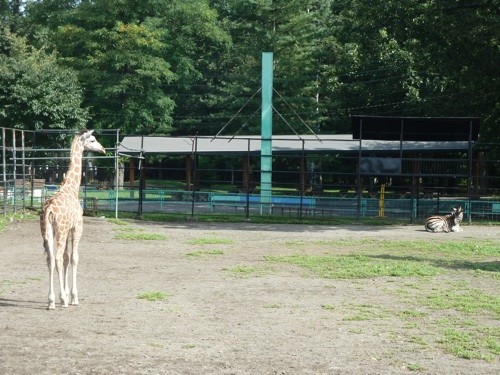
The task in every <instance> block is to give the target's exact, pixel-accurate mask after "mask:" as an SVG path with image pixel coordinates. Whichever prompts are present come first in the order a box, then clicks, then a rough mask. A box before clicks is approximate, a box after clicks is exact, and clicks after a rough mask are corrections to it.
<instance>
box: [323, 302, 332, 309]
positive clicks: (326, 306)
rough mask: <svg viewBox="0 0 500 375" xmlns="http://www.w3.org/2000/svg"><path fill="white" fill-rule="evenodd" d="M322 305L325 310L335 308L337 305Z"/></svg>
mask: <svg viewBox="0 0 500 375" xmlns="http://www.w3.org/2000/svg"><path fill="white" fill-rule="evenodd" d="M321 307H322V308H323V309H325V310H335V306H333V305H330V304H329V303H325V304H323V305H321Z"/></svg>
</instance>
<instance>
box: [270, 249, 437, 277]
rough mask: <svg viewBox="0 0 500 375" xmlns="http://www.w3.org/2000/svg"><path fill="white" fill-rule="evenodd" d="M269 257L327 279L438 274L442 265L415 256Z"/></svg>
mask: <svg viewBox="0 0 500 375" xmlns="http://www.w3.org/2000/svg"><path fill="white" fill-rule="evenodd" d="M264 259H265V260H267V261H269V262H276V263H288V264H293V265H296V266H299V267H303V268H306V269H308V270H309V271H311V272H313V273H314V274H316V275H318V276H320V277H323V278H327V279H360V278H371V277H381V276H394V277H411V276H435V275H438V274H439V273H441V270H440V269H439V268H438V267H435V266H433V265H431V264H426V263H423V262H420V261H416V260H411V259H390V258H384V257H375V256H369V255H360V254H354V255H303V254H296V255H284V256H269V255H268V256H265V257H264Z"/></svg>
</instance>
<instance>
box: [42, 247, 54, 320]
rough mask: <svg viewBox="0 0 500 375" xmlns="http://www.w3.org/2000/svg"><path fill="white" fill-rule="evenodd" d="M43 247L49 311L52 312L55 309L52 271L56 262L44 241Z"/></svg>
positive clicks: (50, 249)
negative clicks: (47, 282) (46, 268)
mask: <svg viewBox="0 0 500 375" xmlns="http://www.w3.org/2000/svg"><path fill="white" fill-rule="evenodd" d="M44 247H45V251H46V254H47V267H48V268H49V306H48V307H47V308H48V309H49V310H54V309H55V308H56V295H55V293H54V269H55V267H56V261H55V259H54V252H53V250H52V248H51V245H49V244H48V241H44Z"/></svg>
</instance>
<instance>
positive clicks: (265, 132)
mask: <svg viewBox="0 0 500 375" xmlns="http://www.w3.org/2000/svg"><path fill="white" fill-rule="evenodd" d="M272 136H273V53H272V52H263V53H262V112H261V150H260V169H261V171H260V203H261V213H271V202H272V194H271V189H272V173H273V155H272Z"/></svg>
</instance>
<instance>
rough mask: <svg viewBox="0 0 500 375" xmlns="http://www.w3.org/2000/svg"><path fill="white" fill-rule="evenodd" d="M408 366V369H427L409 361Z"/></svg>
mask: <svg viewBox="0 0 500 375" xmlns="http://www.w3.org/2000/svg"><path fill="white" fill-rule="evenodd" d="M406 368H407V369H408V371H425V367H423V366H422V365H420V364H418V363H408V364H407V365H406Z"/></svg>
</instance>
